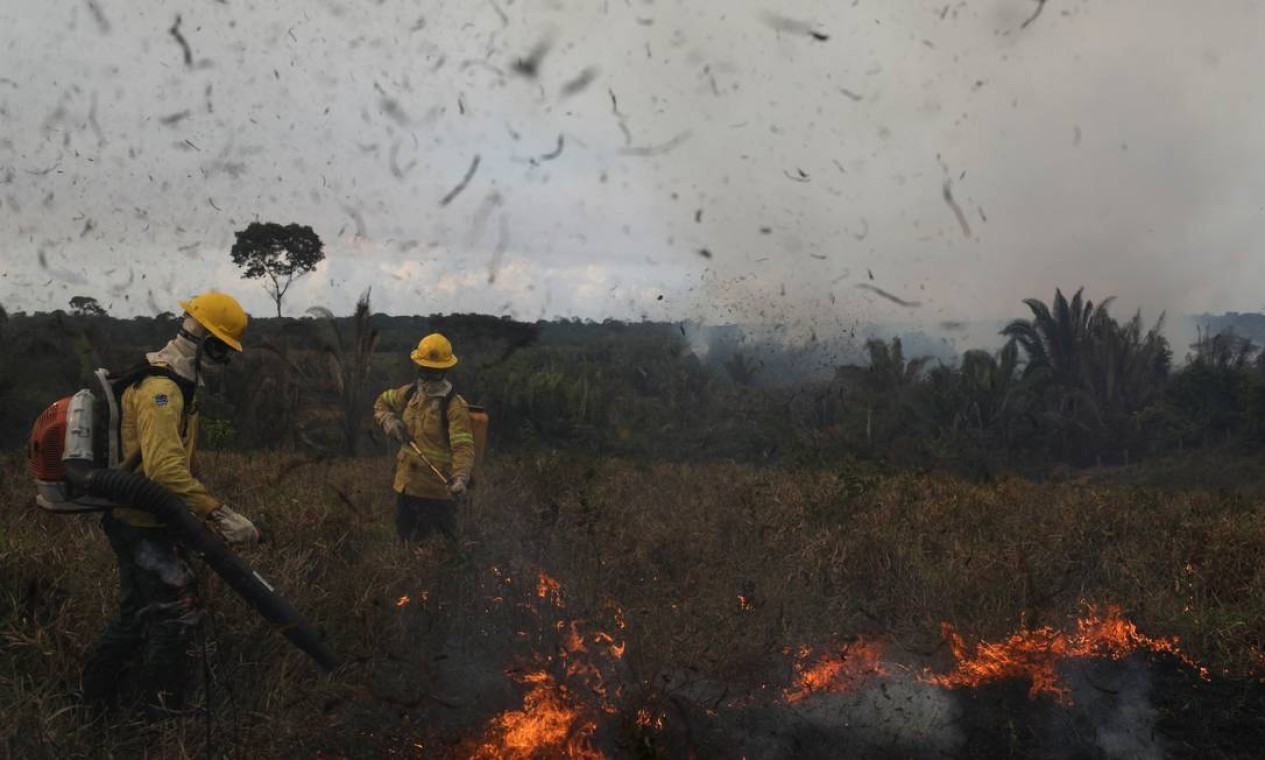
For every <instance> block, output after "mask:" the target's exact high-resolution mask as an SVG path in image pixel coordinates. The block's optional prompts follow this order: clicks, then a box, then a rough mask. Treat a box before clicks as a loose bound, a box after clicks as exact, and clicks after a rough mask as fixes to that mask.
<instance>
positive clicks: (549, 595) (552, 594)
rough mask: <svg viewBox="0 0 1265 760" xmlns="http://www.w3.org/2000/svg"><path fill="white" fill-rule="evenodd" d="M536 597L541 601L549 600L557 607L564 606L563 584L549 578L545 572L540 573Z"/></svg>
mask: <svg viewBox="0 0 1265 760" xmlns="http://www.w3.org/2000/svg"><path fill="white" fill-rule="evenodd" d="M536 596H538V597H540V598H541V599H549V600H550V602H552V603H553V606H555V607H561V606H562V584H561V583H558V582H557V581H555V580H554V579H553V578H550V577H549V574H548V573H546V572H545V571H544V570H541V571H540V577H539V578H538V579H537V581H536Z"/></svg>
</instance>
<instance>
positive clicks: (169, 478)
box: [114, 375, 220, 528]
mask: <svg viewBox="0 0 1265 760" xmlns="http://www.w3.org/2000/svg"><path fill="white" fill-rule="evenodd" d="M121 406H122V408H121V409H120V413H121V414H122V418H123V419H122V424H121V431H120V432H121V434H122V437H123V458H124V460H127V459H129V458H131V457H133V456H135V454H136V453H137V452H138V451H139V452H140V458H141V467H140V474H141V475H144V476H145V477H147V478H149V479H150V480H152V481H154V482H155V483H160V484H162V485H164V486H166V487H167V488H168V489H170V490H171V491H172V492H173V493H175V494H176V495H177V496H179V497H180V498H182V499H184V503H185V506H186V507H188V508H189V511H190V512H192V513H193V514H194V515H196V516H197V517H198V518H200V519H206V516H207V515H208V514H210V513H211V512H212V511H214V510H215V509H216V508H218V507H219V506H220V501H219V500H218V499H216V498H215V497H213V496H211V494H210V492H208V491H207V490H206V486H204V485H202V483H201V482H199V481H198V479H197V478H195V477H194V476H193V469H192V468H193V455H194V448H195V444H196V441H197V437H198V417H197V414H196V413H191V414H189V415H188V419H183V420H182V418H184V417H185V409H184V394H183V393H181V391H180V386H178V385H176V383H175V381H174V380H172V379H171V378H168V377H162V376H153V375H151V376H149V377H146V378H145V379H143V380H141V381H140V382H139V383H136V384H135V385H133V386H132V387H130V388H128V389H127V390H125V391H123V399H122V405H121ZM182 423H183V425H184V435H183V436H181V434H180V431H181V426H182ZM114 516H115V518H117V519H119V520H121V521H123V522H125V523H128V524H129V525H135V526H138V527H146V528H153V527H159V526H161V525H162V523H160V522H158V521H157V520H155V519H154V518H153V516H151V515H150V514H149V513H148V512H142V511H140V510H138V509H122V508H120V509H116V510H114Z"/></svg>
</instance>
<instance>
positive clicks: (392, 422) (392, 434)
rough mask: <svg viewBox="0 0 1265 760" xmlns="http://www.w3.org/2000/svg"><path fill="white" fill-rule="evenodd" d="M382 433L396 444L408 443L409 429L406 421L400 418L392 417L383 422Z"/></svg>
mask: <svg viewBox="0 0 1265 760" xmlns="http://www.w3.org/2000/svg"><path fill="white" fill-rule="evenodd" d="M382 432H384V433H386V434H387V438H390V439H391V440H393V441H395V442H396V443H408V427H406V426H405V425H404V420H402V419H400V418H399V417H395V416H391V417H387V418H386V419H385V420H383V421H382Z"/></svg>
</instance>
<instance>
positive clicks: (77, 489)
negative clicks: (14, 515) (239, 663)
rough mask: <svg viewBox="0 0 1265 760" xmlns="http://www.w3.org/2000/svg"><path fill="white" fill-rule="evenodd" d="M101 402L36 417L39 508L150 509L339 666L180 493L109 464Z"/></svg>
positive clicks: (68, 403)
mask: <svg viewBox="0 0 1265 760" xmlns="http://www.w3.org/2000/svg"><path fill="white" fill-rule="evenodd" d="M97 403H98V402H97V399H96V398H95V396H94V394H93V392H92V391H90V390H88V389H84V390H81V391H79V392H78V393H76V394H75V395H73V396H69V397H67V398H64V399H61V400H59V401H57V402H56V403H54V404H53V405H52V406H50V407H49V408H48V409H46V410H45V411H44V413H43V414H41V415H40V416H39V418H38V419H37V420H36V423H35V426H34V428H33V429H32V430H31V437H30V442H29V445H28V447H27V460H28V463H29V465H30V468H31V474H32V476H34V478H35V483H36V490H37V493H38V495H37V497H36V501H37V503H39V504H40V506H41V507H43V508H45V509H48V510H49V511H54V512H63V513H67V512H69V513H73V512H90V511H105V510H108V509H112V508H114V507H117V506H123V505H126V506H128V507H132V508H134V509H140V510H144V511H146V512H149V513H150V514H152V515H153V516H154V517H155V518H156V519H157V520H159V521H160V522H161V523H163V525H165V526H166V527H167V530H169V531H171V534H172V535H173V536H175V538H176V539H177V540H179V541H180V542H181V543H182V544H184V545H185V546H187V547H188V548H189V549H190V550H192V551H194V552H196V553H197V554H198V555H199V556H200V557H202V560H203V561H204V562H206V564H207V565H209V566H210V568H211V569H212V570H213V571H215V574H216V575H218V576H220V577H221V578H223V579H224V582H225V583H227V584H228V586H229V587H230V588H232V589H233V591H235V592H236V593H237V595H238V596H240V597H241V598H242V599H243V600H245V601H246V603H248V604H249V605H250V606H252V607H254V608H255V610H256V611H257V612H258V613H259V614H260V615H262V616H263V618H264V619H265V620H267V621H268V622H269V623H270V624H272V626H273V628H274V629H275V630H277V631H278V632H279V633H281V635H283V636H285V637H286V639H287V640H289V641H290V643H291V644H293V645H294V646H296V647H298V648H299V649H301V650H303V652H304V653H306V654H307V655H308V656H309V657H311V658H312V659H313V660H315V661H316V662H317V663H318V664H320V666H321V667H323V668H324V669H325V670H331V671H332V670H334V669H335V668H336V667H338V665H339V659H338V657H337V656H336V655H335V654H334V652H333V651H332V650H331V649H330V648H329V647H328V646H326V644H325V643H324V641H323V640H322V639H321V637H320V635H319V634H317V632H316V630H315V629H314V628H312V626H311V625H310V624H309V623H308V622H307V621H306V620H304V619H303V616H302V615H300V614H299V613H298V612H297V611H295V609H294V608H293V607H291V606H290V605H289V603H287V602H286V600H285V599H283V598H282V597H281V595H280V594H278V593H277V592H276V589H274V588H273V587H272V585H271V584H269V583H268V582H267V581H266V580H264V578H263V576H261V575H260V574H259V573H258V572H256V571H255V570H254V569H253V568H252V567H251V566H250V565H249V564H248V563H247V562H246V561H245V560H243V559H242V558H241V557H240V556H238V554H237V553H236V552H234V551H232V550H231V549H230V548H229V547H228V545H227V544H225V543H224V541H223V540H221V539H220V537H219V536H217V535H215V533H213V532H212V531H211V530H210V529H209V528H207V527H206V526H205V525H204V524H203V523H202V521H201V520H199V519H198V518H196V517H194V516H193V514H192V513H190V512H189V510H188V509H187V508H186V507H185V504H184V501H183V500H182V499H181V498H180V497H179V496H177V495H176V494H174V493H172V492H171V491H170V490H168V489H167V488H166V487H164V486H162V485H161V484H159V483H155V482H154V481H152V480H149V479H148V478H145V477H142V476H140V475H137V474H136V473H134V472H130V471H129V470H127V469H123V468H121V467H118V466H115V467H111V466H106V465H105V461H103V460H105V456H101V455H102V454H104V452H102V449H101V447H100V446H99V443H100V437H99V434H100V432H101V431H100V430H98V429H95V428H97V427H98V424H97V419H96V415H95V414H94V411H95V407H96V404H97ZM110 411H111V412H113V411H114V409H113V408H112V409H111V410H110ZM112 416H113V415H112ZM94 452H98V456H94Z"/></svg>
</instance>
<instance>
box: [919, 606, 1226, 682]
mask: <svg viewBox="0 0 1265 760" xmlns="http://www.w3.org/2000/svg"><path fill="white" fill-rule="evenodd" d="M942 628H943V631H944V635H945V637H946V638H947V639H948V640H949V644H950V646H951V647H952V648H953V656H954V658H955V659H957V664H956V666H955V667H954V669H953V670H952V671H951V672H949V673H945V674H943V675H928V676H927V677H926V680H927V681H928V682H930V683H934V684H937V685H939V686H943V687H945V688H949V689H952V688H957V687H960V686H979V685H981V684H984V683H987V682H990V681H996V680H1000V679H1005V678H1026V679H1029V680H1031V682H1032V686H1031V688H1030V689H1029V690H1028V695H1029V696H1030V697H1032V698H1033V699H1035V698H1036V697H1037V696H1038V695H1040V694H1050V695H1053V696H1054V698H1055V699H1057V700H1058V701H1059V702H1061V703H1064V704H1070V703H1071V698H1070V696H1069V693H1068V689H1067V687H1066V686H1063V685H1062V684H1061V683H1059V679H1058V672H1057V668H1058V663H1059V662H1060V661H1062V660H1066V659H1069V658H1074V657H1108V658H1111V659H1114V660H1118V659H1122V658H1124V657H1127V656H1129V655H1130V654H1132V653H1133V652H1136V651H1138V650H1145V651H1150V652H1165V653H1168V654H1172V655H1176V656H1177V657H1178V658H1179V659H1181V660H1182V661H1183V662H1185V663H1186V664H1187V665H1190V666H1191V667H1195V668H1198V670H1199V673H1200V676H1201V677H1203V678H1205V679H1206V678H1207V677H1208V670H1207V668H1203V667H1199V666H1198V665H1196V664H1195V663H1194V662H1193V661H1191V660H1190V659H1189V658H1188V657H1186V656H1185V655H1183V654H1181V652H1180V650H1179V649H1178V647H1177V643H1178V640H1177V639H1176V638H1173V639H1162V638H1160V639H1157V638H1152V637H1150V636H1146V635H1144V634H1141V633H1139V632H1138V629H1137V627H1136V626H1135V625H1134V624H1133V623H1131V622H1130V621H1128V620H1126V619H1125V618H1124V616H1123V614H1122V613H1121V611H1120V608H1119V607H1116V606H1114V605H1112V606H1108V607H1107V609H1106V612H1105V614H1099V612H1098V609H1097V608H1096V607H1094V606H1092V605H1091V606H1088V608H1087V609H1086V612H1085V615H1084V617H1082V618H1080V619H1078V620H1077V621H1076V632H1075V633H1064V632H1062V631H1056V630H1054V629H1053V628H1050V627H1048V626H1043V627H1041V628H1036V629H1033V630H1030V631H1023V632H1021V633H1015V634H1013V635H1011V636H1010V637H1009V638H1007V639H1005V640H1004V641H1000V642H996V643H993V642H987V641H981V642H979V643H978V644H976V645H975V647H974V650H973V651H972V650H970V649H968V647H967V646H966V643H965V642H964V641H963V640H962V637H961V636H960V635H958V633H957V631H956V630H955V629H954V628H953V626H952V625H950V624H949V623H943V624H942Z"/></svg>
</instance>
